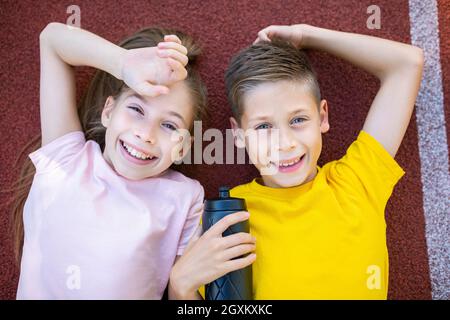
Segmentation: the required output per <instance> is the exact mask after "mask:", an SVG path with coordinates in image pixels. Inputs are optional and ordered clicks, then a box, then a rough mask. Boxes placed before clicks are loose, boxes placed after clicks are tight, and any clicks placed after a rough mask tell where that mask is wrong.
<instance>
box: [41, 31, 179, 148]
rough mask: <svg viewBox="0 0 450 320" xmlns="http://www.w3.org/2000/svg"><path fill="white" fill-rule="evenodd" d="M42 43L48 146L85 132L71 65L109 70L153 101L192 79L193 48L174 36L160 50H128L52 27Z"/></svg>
mask: <svg viewBox="0 0 450 320" xmlns="http://www.w3.org/2000/svg"><path fill="white" fill-rule="evenodd" d="M39 39H40V49H41V89H40V111H41V112H40V113H41V133H42V146H44V145H46V144H47V143H49V142H51V141H53V140H55V139H56V138H58V137H61V136H63V135H65V134H67V133H69V132H72V131H78V130H81V124H80V120H79V118H78V113H77V107H76V98H75V79H74V74H73V70H72V68H71V66H90V67H94V68H97V69H100V70H103V71H105V72H108V73H110V74H111V75H113V76H114V77H116V78H117V79H120V80H123V81H124V82H125V83H126V84H127V85H128V86H129V87H130V88H131V89H133V90H134V91H135V92H137V93H138V94H140V95H146V96H151V97H154V96H157V95H159V94H165V93H168V92H169V88H168V87H167V85H171V84H173V83H175V82H177V81H181V80H184V79H185V78H186V76H187V71H186V69H185V66H186V64H187V63H188V57H187V49H186V48H185V47H184V46H183V45H182V44H181V41H180V39H179V38H178V37H176V36H174V35H166V36H165V38H164V42H165V43H166V44H165V45H161V46H160V48H158V47H156V46H155V47H145V48H138V49H130V50H126V49H124V48H122V47H119V46H117V45H115V44H113V43H111V42H109V41H107V40H105V39H103V38H101V37H99V36H96V35H95V34H93V33H90V32H88V31H86V30H82V29H78V28H74V27H70V26H67V25H64V24H61V23H50V24H49V25H47V27H45V29H44V30H43V31H42V32H41V34H40V37H39Z"/></svg>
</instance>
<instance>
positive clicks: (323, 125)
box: [319, 99, 330, 133]
mask: <svg viewBox="0 0 450 320" xmlns="http://www.w3.org/2000/svg"><path fill="white" fill-rule="evenodd" d="M319 116H320V132H322V133H325V132H328V130H330V123H329V122H328V103H327V100H325V99H323V100H322V101H320V107H319Z"/></svg>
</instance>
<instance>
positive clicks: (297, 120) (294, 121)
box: [291, 118, 306, 124]
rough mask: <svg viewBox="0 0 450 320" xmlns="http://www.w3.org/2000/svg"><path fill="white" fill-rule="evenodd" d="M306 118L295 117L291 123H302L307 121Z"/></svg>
mask: <svg viewBox="0 0 450 320" xmlns="http://www.w3.org/2000/svg"><path fill="white" fill-rule="evenodd" d="M305 121H306V119H305V118H295V119H293V120H292V121H291V124H300V123H302V122H305Z"/></svg>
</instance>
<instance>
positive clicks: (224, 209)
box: [202, 187, 253, 300]
mask: <svg viewBox="0 0 450 320" xmlns="http://www.w3.org/2000/svg"><path fill="white" fill-rule="evenodd" d="M246 210H247V206H246V205H245V200H244V199H241V198H231V197H230V192H229V188H228V187H220V188H219V198H215V199H209V200H206V201H205V208H204V212H203V220H202V226H203V232H205V231H206V230H208V229H209V228H210V227H211V226H212V225H214V224H215V223H217V222H218V221H219V220H220V219H222V218H223V217H225V216H227V215H229V214H231V213H234V212H237V211H246ZM249 231H250V227H249V223H248V220H245V221H241V222H238V223H236V224H234V225H232V226H230V227H229V228H228V229H227V230H225V232H224V233H223V236H224V237H226V236H229V235H231V234H234V233H239V232H246V233H249ZM238 258H239V257H238ZM205 298H206V300H252V299H253V290H252V266H251V265H249V266H247V267H245V268H243V269H240V270H236V271H233V272H230V273H228V274H226V275H224V276H223V277H221V278H219V279H217V280H215V281H213V282H211V283H209V284H207V285H206V286H205Z"/></svg>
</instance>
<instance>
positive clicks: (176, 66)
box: [167, 58, 187, 82]
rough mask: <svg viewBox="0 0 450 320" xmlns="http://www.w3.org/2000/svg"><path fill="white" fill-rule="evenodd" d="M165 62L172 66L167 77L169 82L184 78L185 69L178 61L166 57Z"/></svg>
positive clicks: (185, 74) (185, 75)
mask: <svg viewBox="0 0 450 320" xmlns="http://www.w3.org/2000/svg"><path fill="white" fill-rule="evenodd" d="M167 63H168V64H169V66H170V67H171V68H172V73H171V74H170V79H169V81H170V82H176V81H180V80H184V79H186V77H187V71H186V69H185V68H184V66H183V65H182V64H181V63H180V62H179V61H177V60H174V59H172V58H168V60H167Z"/></svg>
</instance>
